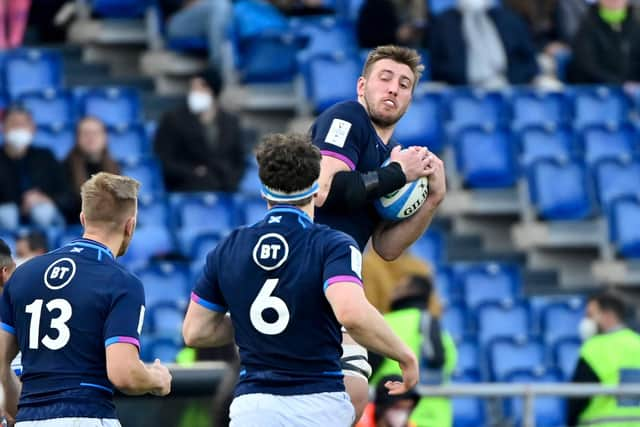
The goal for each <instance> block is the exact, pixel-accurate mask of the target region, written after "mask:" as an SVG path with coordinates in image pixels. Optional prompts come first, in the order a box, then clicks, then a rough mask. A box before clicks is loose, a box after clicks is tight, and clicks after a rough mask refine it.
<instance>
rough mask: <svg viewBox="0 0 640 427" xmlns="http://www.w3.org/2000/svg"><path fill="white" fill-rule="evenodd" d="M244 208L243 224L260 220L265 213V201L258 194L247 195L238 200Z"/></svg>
mask: <svg viewBox="0 0 640 427" xmlns="http://www.w3.org/2000/svg"><path fill="white" fill-rule="evenodd" d="M239 204H240V205H241V206H242V209H243V210H244V224H246V225H251V224H255V223H256V222H258V221H261V220H262V219H263V218H264V217H265V215H266V214H267V203H266V202H265V201H264V199H262V198H261V197H260V196H257V195H256V196H248V197H245V198H243V199H242V201H240V202H239Z"/></svg>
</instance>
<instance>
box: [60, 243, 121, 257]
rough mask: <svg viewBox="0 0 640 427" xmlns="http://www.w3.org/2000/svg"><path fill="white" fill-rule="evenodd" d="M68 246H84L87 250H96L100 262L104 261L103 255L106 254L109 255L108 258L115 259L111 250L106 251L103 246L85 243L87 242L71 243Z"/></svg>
mask: <svg viewBox="0 0 640 427" xmlns="http://www.w3.org/2000/svg"><path fill="white" fill-rule="evenodd" d="M66 246H82V247H85V248H91V249H95V250H97V251H98V261H100V260H101V259H102V253H103V252H104V253H105V254H107V256H108V257H109V258H111V259H115V257H114V256H113V254H112V253H111V251H110V250H108V249H105V248H103V247H101V246H98V245H93V244H91V243H85V242H71V243H68V244H67V245H66Z"/></svg>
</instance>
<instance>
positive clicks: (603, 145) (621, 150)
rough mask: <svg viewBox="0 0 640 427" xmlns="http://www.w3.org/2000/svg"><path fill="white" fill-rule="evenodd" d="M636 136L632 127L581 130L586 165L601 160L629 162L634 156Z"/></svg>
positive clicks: (596, 126) (588, 127)
mask: <svg viewBox="0 0 640 427" xmlns="http://www.w3.org/2000/svg"><path fill="white" fill-rule="evenodd" d="M637 139H638V138H637V135H636V130H635V128H634V127H632V126H630V125H628V124H625V125H621V126H614V125H611V126H604V125H592V126H587V127H585V128H584V129H583V130H582V135H581V143H582V144H581V145H582V149H583V150H584V159H585V162H586V163H587V164H588V165H594V164H596V163H598V162H599V161H602V160H607V159H620V160H630V159H631V158H632V157H634V155H635V154H636V152H637V150H636V144H637Z"/></svg>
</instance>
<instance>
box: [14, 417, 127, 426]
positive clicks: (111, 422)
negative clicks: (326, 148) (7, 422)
mask: <svg viewBox="0 0 640 427" xmlns="http://www.w3.org/2000/svg"><path fill="white" fill-rule="evenodd" d="M16 427H122V426H121V425H120V421H118V420H116V419H113V418H75V417H69V418H52V419H50V420H37V421H21V422H19V423H16Z"/></svg>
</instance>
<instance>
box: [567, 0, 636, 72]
mask: <svg viewBox="0 0 640 427" xmlns="http://www.w3.org/2000/svg"><path fill="white" fill-rule="evenodd" d="M628 3H629V2H628V1H627V0H600V1H599V2H598V4H594V5H592V6H591V7H590V8H589V10H588V11H587V13H586V15H585V16H584V17H583V19H582V22H581V24H580V27H579V29H578V33H577V34H576V36H575V38H574V40H573V44H572V50H573V56H572V59H571V62H570V63H569V70H568V71H569V74H568V78H569V81H570V82H572V83H608V84H624V83H636V82H640V22H639V21H638V16H637V14H638V10H637V9H636V8H634V7H632V6H630V5H629V4H628Z"/></svg>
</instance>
